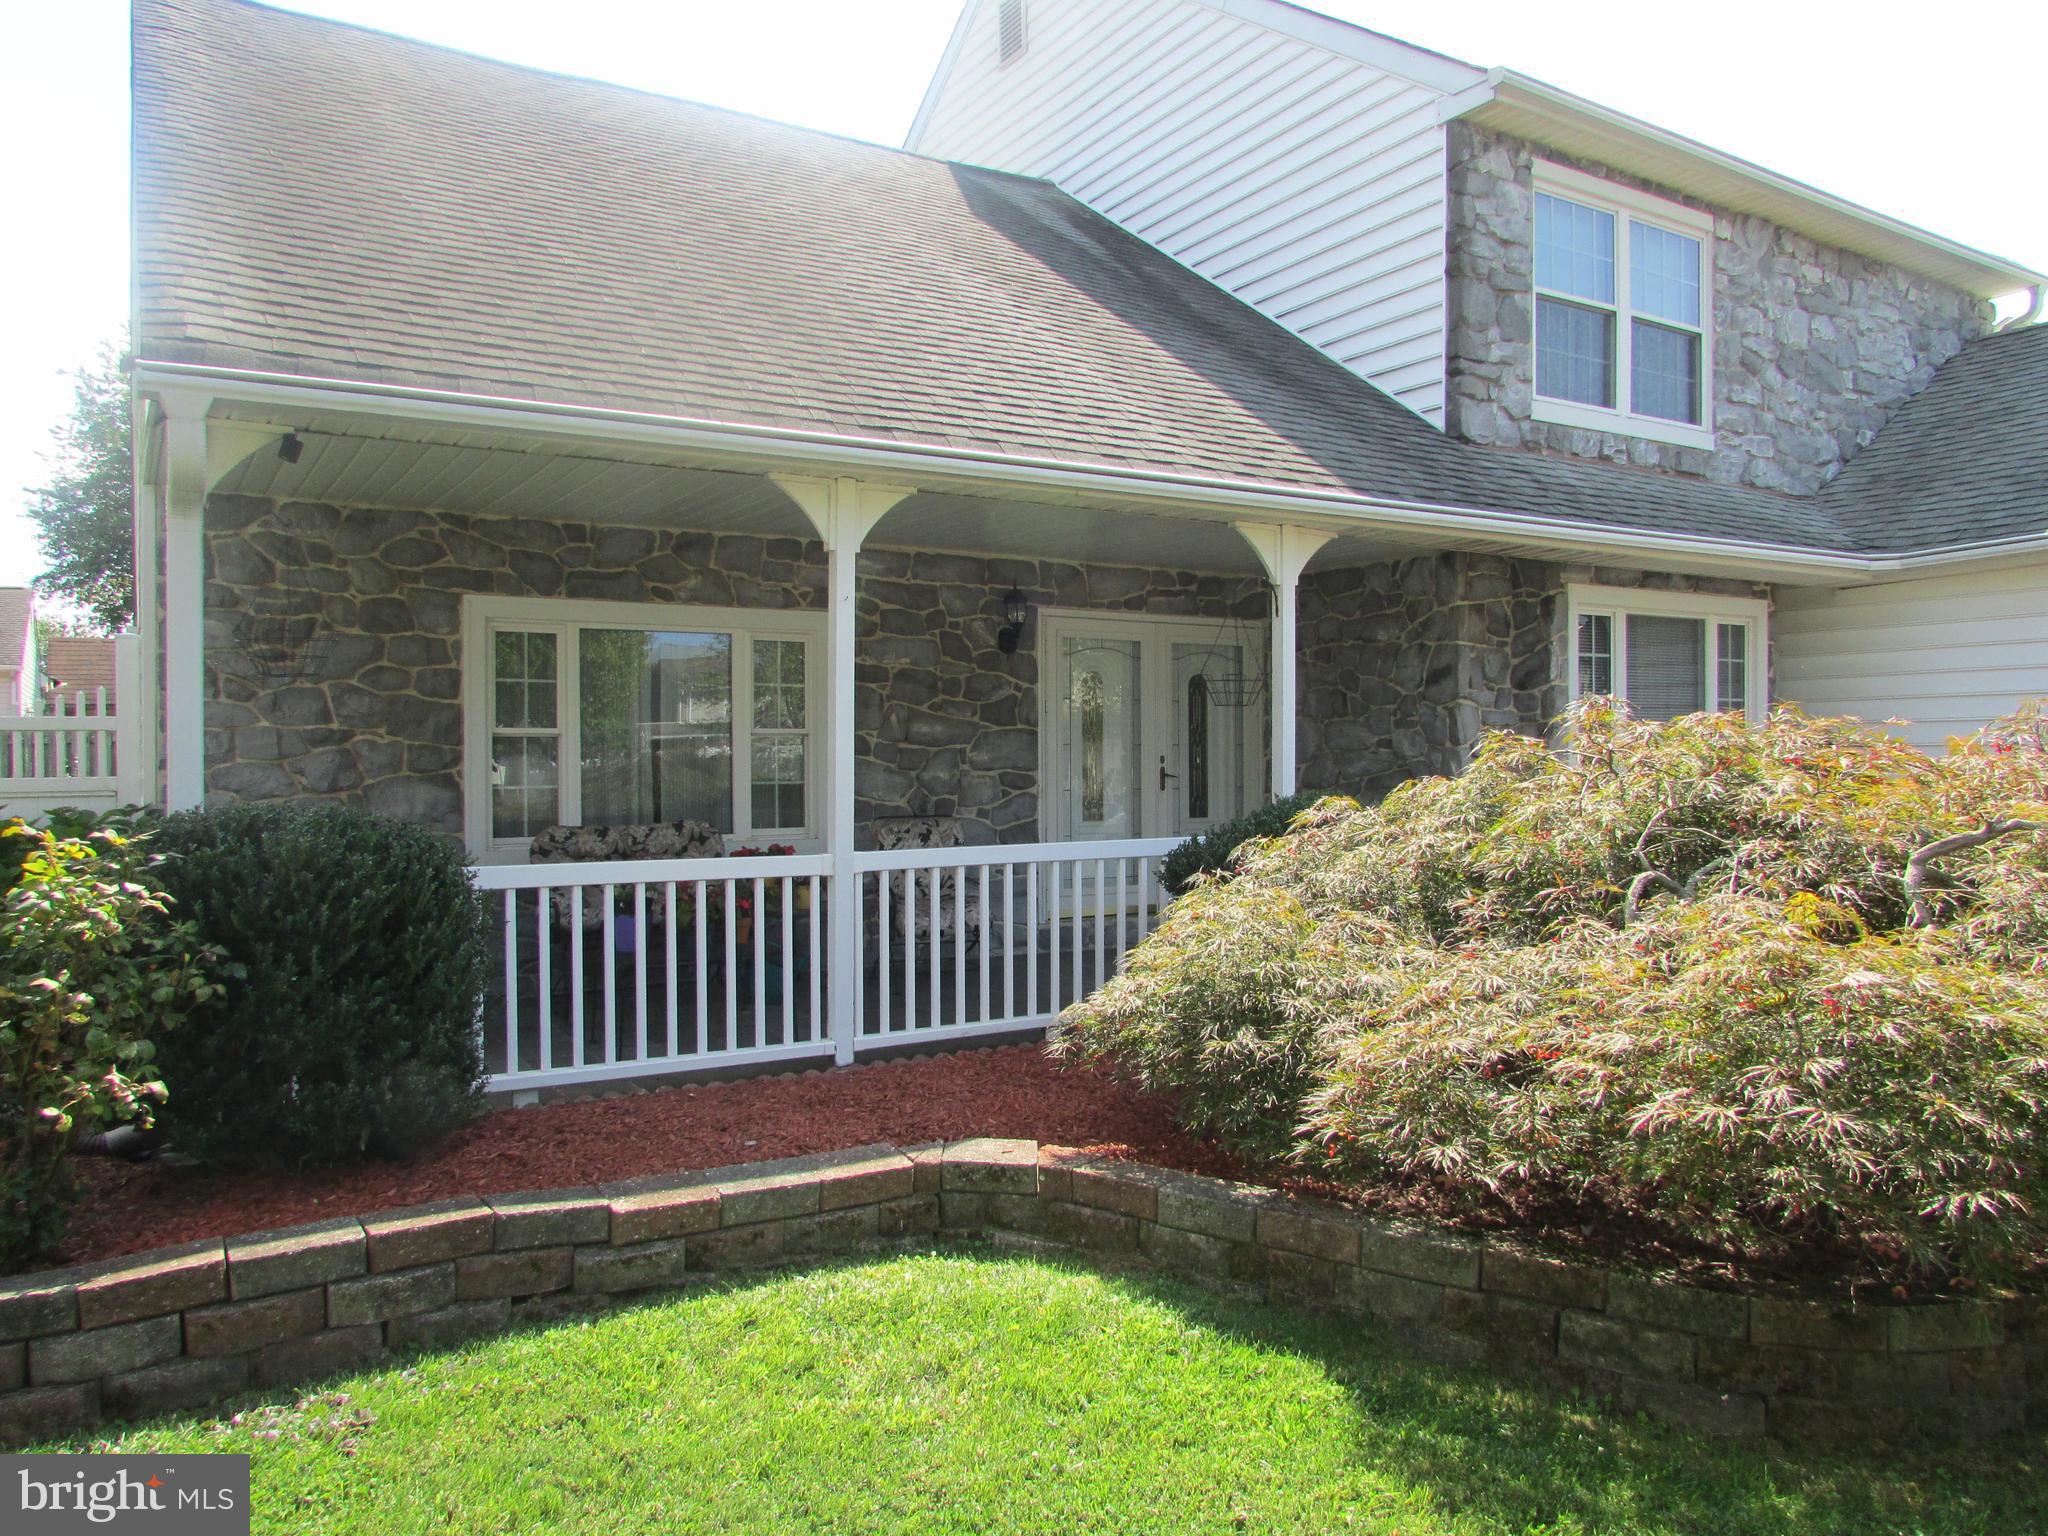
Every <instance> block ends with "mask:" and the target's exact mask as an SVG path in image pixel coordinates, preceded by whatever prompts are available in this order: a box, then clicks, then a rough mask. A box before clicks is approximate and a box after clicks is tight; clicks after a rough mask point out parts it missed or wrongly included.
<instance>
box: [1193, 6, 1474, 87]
mask: <svg viewBox="0 0 2048 1536" xmlns="http://www.w3.org/2000/svg"><path fill="white" fill-rule="evenodd" d="M1196 3H1197V4H1200V5H1206V6H1208V7H1209V9H1210V10H1212V11H1221V12H1223V14H1224V15H1226V16H1233V17H1235V18H1237V19H1238V20H1239V21H1248V22H1250V23H1252V24H1253V25H1254V26H1260V27H1265V28H1266V29H1267V30H1269V31H1273V32H1278V33H1281V34H1282V35H1283V36H1286V37H1291V38H1293V39H1295V40H1296V41H1297V42H1302V43H1307V44H1309V45H1310V46H1311V47H1315V48H1322V49H1325V50H1327V51H1328V52H1330V53H1335V54H1340V55H1342V56H1343V57H1344V58H1347V59H1352V60H1355V61H1356V62H1358V63H1360V64H1367V65H1370V66H1371V67H1372V68H1374V69H1377V70H1380V71H1382V72H1384V73H1386V74H1389V75H1398V76H1399V77H1400V78H1401V79H1403V80H1409V81H1412V82H1414V83H1415V84H1416V85H1421V86H1427V87H1428V88H1429V89H1431V90H1433V91H1443V92H1451V91H1462V90H1464V89H1466V88H1467V87H1468V86H1470V85H1472V84H1473V83H1474V82H1475V81H1480V80H1483V79H1484V78H1485V72H1484V71H1483V70H1481V69H1480V68H1479V67H1478V66H1477V65H1476V64H1467V63H1465V62H1464V61H1463V60H1462V59H1454V58H1451V57H1450V56H1449V55H1448V54H1442V53H1434V52H1432V51H1431V50H1429V49H1427V48H1418V47H1416V46H1415V45H1414V44H1413V43H1404V42H1402V41H1401V39H1399V38H1398V37H1388V36H1387V35H1386V34H1385V33H1383V32H1375V31H1373V30H1372V29H1371V28H1369V27H1362V26H1359V25H1358V24H1357V23H1356V22H1350V21H1340V20H1338V19H1337V18H1336V17H1334V16H1325V15H1323V14H1322V13H1321V12H1319V11H1311V10H1305V9H1303V8H1302V7H1301V6H1298V5H1289V4H1286V3H1285V0H1196Z"/></svg>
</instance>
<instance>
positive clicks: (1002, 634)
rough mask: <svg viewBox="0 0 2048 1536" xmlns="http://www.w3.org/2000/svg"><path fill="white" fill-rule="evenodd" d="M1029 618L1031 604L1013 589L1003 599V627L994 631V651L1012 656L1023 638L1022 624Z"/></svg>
mask: <svg viewBox="0 0 2048 1536" xmlns="http://www.w3.org/2000/svg"><path fill="white" fill-rule="evenodd" d="M1030 617H1031V604H1030V602H1029V601H1028V600H1027V599H1026V598H1025V596H1024V594H1023V593H1022V592H1019V591H1018V590H1017V589H1016V588H1015V587H1012V588H1010V590H1009V592H1008V593H1006V594H1005V595H1004V597H1003V627H1002V628H1001V629H999V630H997V631H996V649H997V650H999V651H1001V652H1002V653H1003V654H1004V655H1005V656H1010V655H1014V654H1015V652H1016V650H1017V646H1018V644H1019V643H1020V642H1021V641H1022V640H1023V638H1024V623H1025V621H1026V620H1027V619H1029V618H1030Z"/></svg>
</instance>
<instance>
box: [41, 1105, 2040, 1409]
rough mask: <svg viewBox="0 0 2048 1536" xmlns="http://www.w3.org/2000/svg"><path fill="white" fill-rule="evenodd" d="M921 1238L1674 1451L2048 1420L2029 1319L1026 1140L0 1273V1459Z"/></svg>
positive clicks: (555, 1196) (470, 1204)
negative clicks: (1499, 1382)
mask: <svg viewBox="0 0 2048 1536" xmlns="http://www.w3.org/2000/svg"><path fill="white" fill-rule="evenodd" d="M939 1233H955V1234H993V1235H995V1236H997V1237H998V1238H999V1239H1007V1240H1009V1241H1011V1242H1016V1241H1019V1240H1021V1241H1023V1242H1025V1243H1026V1244H1031V1245H1036V1244H1047V1245H1058V1246H1061V1247H1068V1248H1079V1249H1085V1250H1090V1251H1093V1252H1096V1253H1101V1254H1105V1255H1108V1256H1111V1257H1112V1258H1113V1259H1117V1260H1122V1261H1129V1262H1139V1263H1146V1264H1150V1265H1152V1266H1154V1267H1156V1268H1159V1269H1162V1270H1166V1271H1170V1272H1174V1273H1177V1274H1181V1275H1184V1276H1187V1277H1189V1278H1191V1279H1194V1280H1196V1281H1198V1282H1200V1283H1202V1284H1205V1285H1208V1286H1211V1287H1215V1288H1219V1289H1223V1290H1226V1291H1229V1292H1232V1293H1236V1294H1241V1295H1247V1296H1251V1297H1257V1298H1260V1299H1263V1300H1266V1301H1269V1302H1272V1303H1275V1304H1283V1305H1297V1306H1303V1307H1308V1308H1311V1309H1316V1310H1323V1311H1332V1312H1337V1313H1342V1314H1346V1315H1350V1316H1357V1317H1364V1318H1367V1319H1370V1320H1372V1321H1374V1322H1375V1323H1377V1324H1379V1325H1380V1326H1381V1327H1383V1328H1384V1329H1386V1330H1387V1333H1388V1334H1389V1336H1390V1337H1391V1338H1392V1339H1393V1340H1394V1341H1395V1342H1396V1343H1397V1344H1399V1345H1401V1346H1402V1347H1406V1348H1408V1349H1411V1350H1415V1351H1418V1352H1421V1353H1424V1354H1427V1355H1431V1356H1435V1357H1439V1358H1445V1359H1449V1360H1452V1361H1455V1362H1458V1363H1461V1364H1470V1365H1485V1366H1493V1367H1495V1368H1498V1369H1502V1370H1504V1371H1510V1372H1513V1373H1515V1374H1529V1375H1534V1376H1536V1377H1538V1378H1541V1379H1544V1380H1547V1381H1549V1382H1552V1383H1555V1384H1557V1385H1561V1386H1566V1387H1570V1388H1573V1389H1575V1390H1583V1391H1588V1392H1591V1393H1593V1394H1594V1395H1597V1396H1599V1397H1601V1398H1603V1399H1606V1400H1608V1401H1610V1402H1614V1403H1617V1404H1619V1405H1620V1406H1621V1407H1622V1408H1624V1409H1625V1410H1628V1411H1634V1412H1645V1413H1648V1414H1651V1415H1653V1416H1655V1417H1658V1418H1661V1419H1665V1420H1667V1421H1671V1422H1674V1423H1677V1424H1680V1425H1683V1426H1685V1427H1687V1428H1689V1429H1691V1430H1693V1431H1695V1432H1698V1433H1703V1434H1710V1435H1719V1436H1732V1437H1746V1438H1753V1437H1756V1436H1759V1435H1763V1434H1766V1433H1769V1434H1773V1435H1777V1436H1781V1437H1784V1438H1789V1439H1834V1440H1852V1441H1863V1440H1866V1439H1867V1438H1869V1437H1871V1436H1884V1435H1896V1434H1900V1433H1907V1432H1922V1431H1926V1432H1932V1433H1935V1434H1939V1435H1942V1436H1946V1437H1949V1438H1961V1439H1976V1438H1979V1437H1982V1436H1985V1435H1995V1434H2004V1433H2010V1432H2016V1431H2019V1430H2021V1429H2022V1428H2024V1427H2025V1426H2026V1424H2027V1421H2028V1418H2029V1414H2030V1412H2031V1414H2032V1415H2033V1416H2034V1418H2035V1421H2036V1422H2037V1423H2038V1422H2039V1419H2040V1416H2041V1415H2042V1414H2043V1413H2044V1412H2048V1311H2044V1308H2043V1305H2042V1303H2041V1301H2040V1300H2039V1299H2033V1300H2028V1301H2025V1302H2011V1303H2001V1302H1988V1301H1962V1302H1949V1303H1940V1304H1935V1305H1927V1306H1878V1305H1870V1306H1860V1307H1855V1306H1846V1305H1833V1304H1830V1303H1827V1302H1822V1301H1816V1300H1812V1299H1808V1298H1803V1297H1797V1296H1750V1295H1743V1294H1739V1293H1736V1292H1729V1291H1716V1290H1706V1289H1701V1288H1697V1287H1693V1286H1686V1285H1679V1284H1673V1283H1671V1282H1669V1281H1666V1280H1661V1279H1658V1278H1654V1277H1648V1276H1641V1275H1636V1274H1631V1273H1627V1272H1624V1271H1621V1270H1615V1269H1608V1268H1603V1267H1598V1266H1594V1265H1589V1264H1582V1263H1575V1262H1571V1261H1568V1260H1564V1259H1560V1258H1556V1257H1551V1256H1548V1255H1544V1254H1540V1253H1535V1252H1530V1251H1527V1250H1524V1249H1521V1248H1518V1247H1513V1246H1509V1245H1507V1244H1505V1243H1502V1242H1499V1241H1494V1240H1480V1239H1478V1238H1475V1237H1472V1236H1469V1235H1466V1234H1462V1233H1458V1232H1453V1231H1449V1230H1446V1229H1442V1228H1432V1227H1424V1226H1418V1225H1409V1224H1397V1223H1390V1222H1386V1221H1381V1220H1375V1219H1373V1218H1371V1217H1367V1216H1365V1215H1362V1214H1361V1213H1359V1212H1357V1211H1354V1210H1351V1209H1349V1208H1347V1207H1344V1206H1338V1205H1326V1204H1321V1203H1312V1202H1307V1201H1302V1200H1297V1199H1293V1198H1290V1197H1288V1196H1285V1195H1281V1194H1278V1193H1275V1192H1274V1191H1271V1190H1265V1189H1257V1188H1252V1187H1249V1186H1244V1185H1235V1184H1228V1183H1225V1182H1223V1181H1221V1180H1217V1179H1207V1178H1200V1177H1197V1176H1195V1175H1193V1174H1184V1173H1176V1172H1167V1171H1164V1170H1160V1169H1154V1168H1148V1167H1145V1166H1143V1165H1140V1164H1131V1163H1114V1162H1103V1161H1099V1160H1095V1159H1091V1158H1088V1157H1086V1156H1083V1155H1081V1154H1077V1153H1068V1152H1060V1151H1056V1150H1053V1149H1043V1148H1040V1147H1039V1146H1038V1145H1037V1144H1036V1143H1034V1142H1029V1141H992V1140H980V1141H964V1142H955V1143H952V1144H950V1145H947V1146H944V1147H939V1146H930V1147H920V1148H913V1149H910V1150H909V1151H907V1152H899V1151H897V1150H896V1149H895V1148H893V1147H881V1146H875V1147H861V1148H855V1149H853V1150H850V1151H846V1152H838V1153H827V1154H823V1155H819V1156H813V1157H806V1158H793V1159H787V1160H784V1161H782V1162H775V1163H754V1164H749V1165H745V1166H741V1167H737V1168H726V1169H712V1170H708V1171H705V1172H701V1173H688V1174H681V1175H676V1176H668V1177H654V1178H645V1179H637V1180H631V1181H627V1182H624V1183H619V1184H613V1185H608V1186H605V1187H602V1188H598V1189H568V1190H558V1191H553V1192H546V1193H538V1194H520V1195H505V1196H493V1197H491V1198H489V1199H484V1200H479V1199H458V1200H447V1201H442V1202H439V1203H437V1204H434V1205H428V1206H420V1207H415V1208H413V1209H410V1210H403V1211H394V1212H391V1213H388V1214H386V1215H383V1216H374V1217H368V1218H365V1219H362V1220H360V1221H358V1220H355V1219H353V1218H340V1219H336V1220H330V1221H325V1222H321V1223H318V1224H315V1225H312V1226H307V1227H300V1228H295V1229H292V1230H289V1231H282V1232H268V1233H258V1234H255V1235H252V1236H247V1237H239V1238H230V1239H228V1240H227V1241H225V1242H222V1241H218V1240H215V1241H211V1242H199V1243H191V1244H187V1245H185V1246H183V1247H180V1248H172V1249H166V1250H161V1251H159V1252H155V1253H145V1254H137V1255H134V1256H131V1257H127V1258H120V1259H113V1260H110V1261H107V1262H105V1263H102V1264H96V1265H91V1266H87V1267H84V1268H79V1269H71V1270H60V1271H55V1272H51V1273H46V1274H40V1275H23V1276H14V1277H12V1278H6V1279H0V1446H7V1445H13V1444H19V1443H22V1442H24V1441H27V1440H30V1439H32V1438H47V1437H57V1436H77V1435H82V1434H83V1433H84V1432H85V1431H87V1430H88V1429H90V1428H91V1426H92V1425H94V1424H95V1423H97V1422H98V1421H99V1420H100V1418H101V1417H102V1416H105V1417H108V1418H114V1419H135V1418H143V1417H148V1416H152V1415H156V1414H163V1413H172V1412H179V1411H186V1410H191V1409H197V1408H205V1407H208V1406H211V1405H214V1404H216V1403H219V1402H221V1401H222V1400H224V1399H226V1398H230V1397H232V1396H234V1395H235V1394H238V1393H240V1392H243V1391H246V1390H248V1389H250V1388H267V1387H276V1386H284V1385H290V1384H295V1383H300V1382H305V1381H308V1380H311V1379H314V1378H318V1377H321V1376H329V1375H333V1374H336V1373H339V1372H342V1371H347V1370H354V1369H361V1368H364V1367H368V1366H371V1365H374V1364H375V1363H377V1362H378V1361H380V1360H381V1359H382V1358H383V1357H384V1356H385V1354H386V1353H387V1351H390V1350H407V1349H437V1348H442V1347H445V1346H447V1345H450V1344H453V1343H456V1342H458V1341H460V1340H464V1339H468V1338H473V1337H476V1336H478V1335H482V1334H488V1333H493V1332H496V1331H498V1330H500V1329H503V1328H505V1327H507V1326H508V1325H511V1324H513V1323H516V1322H527V1321H545V1320H549V1319H552V1318H556V1317H560V1316H563V1315H566V1314H573V1313H575V1312H578V1311H585V1310H590V1309H595V1308H601V1307H604V1306H607V1305H610V1304H612V1303H613V1302H615V1301H617V1300H619V1299H621V1298H626V1297H631V1296H633V1295H636V1294H644V1293H649V1292H656V1291H660V1290H664V1289H670V1288H673V1287H676V1286H679V1285H685V1284H688V1283H690V1282H691V1281H692V1280H694V1279H697V1278H700V1277H701V1276H702V1275H703V1274H704V1273H705V1272H714V1273H715V1272H718V1271H723V1270H731V1269H736V1268H742V1267H747V1266H755V1265H763V1264H773V1263H783V1262H790V1261H793V1260H801V1259H804V1258H807V1257H810V1256H813V1255H817V1254H823V1253H832V1252H842V1251H846V1250H850V1249H858V1248H862V1247H868V1246H874V1245H879V1244H882V1243H885V1242H890V1241H897V1242H901V1241H906V1240H908V1241H919V1240H925V1239H929V1238H930V1237H932V1236H934V1235H936V1234H939Z"/></svg>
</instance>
